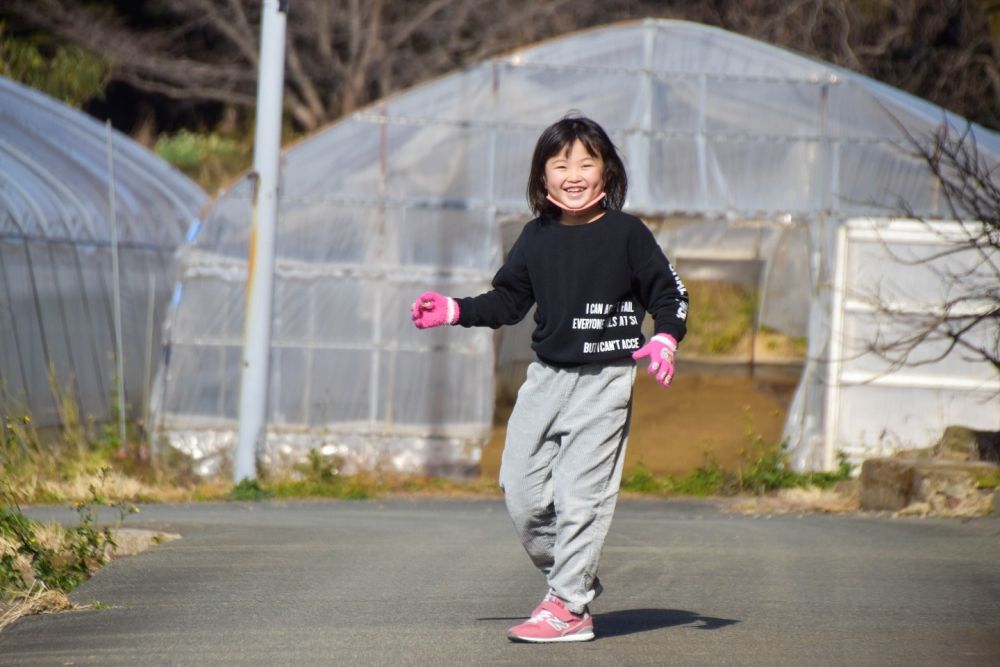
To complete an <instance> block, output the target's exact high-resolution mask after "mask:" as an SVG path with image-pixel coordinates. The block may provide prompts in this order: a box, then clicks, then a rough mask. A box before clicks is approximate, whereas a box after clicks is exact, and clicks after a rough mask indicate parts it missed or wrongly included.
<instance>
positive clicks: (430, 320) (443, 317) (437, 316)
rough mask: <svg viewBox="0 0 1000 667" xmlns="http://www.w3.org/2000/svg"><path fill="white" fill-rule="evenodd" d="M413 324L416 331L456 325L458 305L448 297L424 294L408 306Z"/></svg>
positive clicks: (433, 293)
mask: <svg viewBox="0 0 1000 667" xmlns="http://www.w3.org/2000/svg"><path fill="white" fill-rule="evenodd" d="M410 314H411V315H412V316H413V324H414V325H416V327H417V328H418V329H430V328H431V327H439V326H442V325H444V324H457V323H458V303H457V302H456V301H455V300H454V299H452V298H451V297H450V296H444V295H443V294H438V293H437V292H424V293H423V294H421V295H420V298H419V299H417V300H416V301H414V302H413V305H412V306H410Z"/></svg>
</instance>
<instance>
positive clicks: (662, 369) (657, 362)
mask: <svg viewBox="0 0 1000 667" xmlns="http://www.w3.org/2000/svg"><path fill="white" fill-rule="evenodd" d="M676 353H677V339H676V338H674V337H673V336H671V335H670V334H656V335H655V336H653V337H652V338H650V339H649V342H648V343H646V344H645V345H643V346H642V347H640V348H639V349H638V350H636V351H635V352H633V353H632V358H633V359H635V360H636V361H639V360H640V359H642V358H643V357H649V368H647V369H646V370H647V371H648V372H649V374H650V375H654V374H655V375H656V381H657V382H659V383H660V384H662V385H663V386H664V387H669V386H670V381H671V380H673V379H674V354H676Z"/></svg>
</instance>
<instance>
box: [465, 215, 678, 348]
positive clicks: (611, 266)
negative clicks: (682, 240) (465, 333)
mask: <svg viewBox="0 0 1000 667" xmlns="http://www.w3.org/2000/svg"><path fill="white" fill-rule="evenodd" d="M456 300H457V301H458V306H459V319H458V323H459V324H461V325H462V326H465V327H472V326H488V327H492V328H494V329H496V328H497V327H500V326H502V325H505V324H515V323H517V322H519V321H521V319H522V318H523V317H524V316H525V315H526V314H527V312H528V310H529V309H530V308H531V305H532V304H533V303H537V304H538V308H537V310H536V311H535V324H536V326H535V331H534V333H533V334H532V336H531V340H532V343H531V348H532V349H533V350H534V351H535V354H536V355H538V358H539V359H540V360H541V361H544V362H545V363H548V364H551V365H554V366H579V365H582V364H590V363H595V362H608V361H615V360H618V359H624V358H627V357H629V356H631V354H632V352H633V351H635V350H637V349H638V348H639V347H641V346H642V344H643V342H644V341H643V337H642V332H641V326H642V320H643V316H644V315H645V313H646V312H647V311H648V312H649V313H650V314H651V315H652V316H653V319H654V320H655V322H656V332H657V333H668V334H670V335H672V336H673V337H674V338H676V339H677V341H678V342H680V340H681V339H682V338H683V337H684V333H685V331H686V330H687V329H686V326H685V321H686V319H687V308H688V296H687V290H686V289H685V287H684V284H683V283H682V282H681V280H680V278H679V277H678V276H677V272H676V271H674V268H673V267H672V266H671V265H670V262H669V261H668V260H667V258H666V256H665V255H664V254H663V251H662V250H660V246H659V245H658V244H657V243H656V239H655V238H654V237H653V233H652V232H650V231H649V229H648V228H647V227H646V225H645V224H643V222H642V221H641V220H639V218H636V217H635V216H632V215H629V214H627V213H622V212H621V211H608V212H607V213H605V214H604V216H602V217H601V218H599V219H598V220H595V221H593V222H591V223H588V224H584V225H563V224H560V223H559V222H558V221H556V220H553V219H552V218H550V217H546V216H543V217H540V218H536V219H534V220H532V221H531V222H529V223H528V224H526V225H525V226H524V229H523V230H521V236H520V237H518V239H517V241H516V242H515V243H514V246H513V247H512V248H511V250H510V253H509V254H508V256H507V261H506V263H505V264H504V265H503V266H502V267H500V270H499V271H497V274H496V276H495V277H494V278H493V289H492V290H490V291H488V292H485V293H483V294H480V295H479V296H474V297H466V298H464V299H456Z"/></svg>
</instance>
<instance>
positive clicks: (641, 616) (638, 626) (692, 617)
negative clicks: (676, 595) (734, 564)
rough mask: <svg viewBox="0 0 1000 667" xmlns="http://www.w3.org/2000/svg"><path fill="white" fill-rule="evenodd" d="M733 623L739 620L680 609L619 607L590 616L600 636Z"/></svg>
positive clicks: (709, 626) (716, 626)
mask: <svg viewBox="0 0 1000 667" xmlns="http://www.w3.org/2000/svg"><path fill="white" fill-rule="evenodd" d="M734 623H739V621H737V620H733V619H730V618H713V617H711V616H702V615H701V614H696V613H694V612H693V611H684V610H682V609H623V610H622V611H610V612H608V613H606V614H596V615H595V616H594V626H595V627H596V628H597V629H598V630H597V632H598V634H599V635H600V636H601V637H618V636H621V635H631V634H634V633H636V632H648V631H650V630H659V629H660V628H670V627H673V626H675V625H693V626H694V627H695V628H696V629H698V630H718V629H719V628H724V627H726V626H727V625H733V624H734Z"/></svg>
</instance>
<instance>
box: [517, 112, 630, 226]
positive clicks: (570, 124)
mask: <svg viewBox="0 0 1000 667" xmlns="http://www.w3.org/2000/svg"><path fill="white" fill-rule="evenodd" d="M577 139H579V140H580V143H581V144H583V147H584V149H586V151H587V152H588V153H589V154H590V155H591V156H593V157H599V158H601V160H603V161H604V192H606V193H607V196H606V197H605V199H604V201H602V202H601V205H602V206H604V207H605V208H610V209H615V210H621V208H622V206H624V205H625V193H626V191H627V190H628V177H627V176H626V175H625V165H624V164H623V163H622V159H621V157H620V156H619V155H618V150H617V149H616V148H615V145H614V144H613V143H611V139H610V137H608V133H607V132H605V131H604V128H602V127H601V126H600V125H598V124H597V123H595V122H594V121H592V120H590V119H589V118H586V117H584V116H577V115H573V114H571V115H567V116H566V117H565V118H563V119H562V120H560V121H558V122H556V123H553V124H552V125H550V126H548V127H547V128H545V131H544V132H542V135H541V136H540V137H538V143H537V144H535V154H534V156H533V157H532V158H531V174H530V175H529V176H528V206H530V207H531V210H532V211H533V212H534V213H535V215H543V214H546V213H548V214H557V213H558V212H559V208H558V207H556V206H555V205H554V204H552V202H550V201H549V200H548V199H546V198H545V195H546V194H547V190H546V188H545V163H546V162H547V161H548V160H549V158H551V157H552V156H553V155H559V154H560V153H562V152H563V151H565V150H566V149H567V147H569V146H572V145H573V142H574V141H576V140H577Z"/></svg>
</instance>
